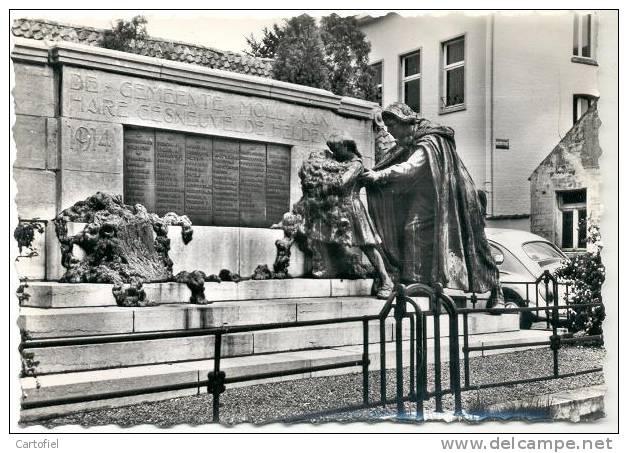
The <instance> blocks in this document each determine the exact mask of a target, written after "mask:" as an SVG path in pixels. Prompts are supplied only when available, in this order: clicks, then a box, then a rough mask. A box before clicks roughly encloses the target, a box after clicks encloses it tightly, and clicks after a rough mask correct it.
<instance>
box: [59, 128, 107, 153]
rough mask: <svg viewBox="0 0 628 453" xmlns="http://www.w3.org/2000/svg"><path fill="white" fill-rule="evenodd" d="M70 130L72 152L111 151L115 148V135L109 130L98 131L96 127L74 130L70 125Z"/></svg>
mask: <svg viewBox="0 0 628 453" xmlns="http://www.w3.org/2000/svg"><path fill="white" fill-rule="evenodd" d="M68 128H69V132H70V137H71V140H70V149H71V150H72V151H79V152H87V151H109V150H110V149H111V148H112V146H113V134H112V132H111V131H110V130H109V129H104V130H97V129H96V128H94V127H85V126H79V127H77V128H73V127H72V126H71V125H69V124H68Z"/></svg>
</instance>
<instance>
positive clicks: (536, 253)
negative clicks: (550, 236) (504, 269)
mask: <svg viewBox="0 0 628 453" xmlns="http://www.w3.org/2000/svg"><path fill="white" fill-rule="evenodd" d="M521 248H522V249H523V251H524V252H525V254H526V255H528V257H530V259H531V260H533V261H536V262H537V263H538V265H539V266H541V267H543V266H547V265H548V264H552V263H555V262H557V261H562V260H563V259H564V258H565V256H564V255H563V254H562V253H561V252H560V250H558V249H557V248H556V247H554V246H553V245H552V244H550V243H549V242H540V241H539V242H527V243H525V244H523V245H522V246H521Z"/></svg>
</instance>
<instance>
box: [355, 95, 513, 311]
mask: <svg viewBox="0 0 628 453" xmlns="http://www.w3.org/2000/svg"><path fill="white" fill-rule="evenodd" d="M375 124H376V127H377V129H378V134H377V143H378V144H379V145H380V146H379V149H378V150H377V151H376V163H375V166H374V167H373V169H371V170H367V171H365V172H364V173H363V174H362V176H361V179H362V181H363V182H364V183H365V184H366V186H367V195H368V206H369V211H370V214H371V217H372V219H373V222H374V223H375V226H376V228H377V231H378V232H379V234H380V236H381V238H382V248H383V250H384V255H385V257H386V259H387V261H388V264H389V265H390V267H391V268H393V269H394V270H396V271H397V272H395V273H396V274H397V273H398V275H399V280H400V281H401V282H405V283H411V282H420V283H425V284H428V285H433V284H436V283H440V284H442V285H443V286H444V287H445V288H452V289H458V290H463V291H467V292H476V293H485V292H488V291H491V292H492V298H491V301H492V302H491V304H492V305H495V304H497V303H502V302H503V295H502V291H501V286H500V284H499V271H498V269H497V266H496V264H495V262H494V260H493V257H492V256H491V252H490V247H489V244H488V241H487V239H486V235H485V233H484V226H485V222H484V212H485V211H484V206H483V204H482V201H481V198H480V195H479V194H478V191H477V190H476V188H475V184H474V183H473V180H472V179H471V176H470V174H469V172H468V171H467V169H466V168H465V166H464V165H463V163H462V161H461V160H460V158H459V157H458V154H457V153H456V144H455V141H454V131H453V129H451V128H449V127H445V126H437V125H433V124H432V123H431V122H429V121H428V120H426V119H424V118H421V117H420V116H418V115H417V114H416V113H415V112H414V111H413V110H412V109H411V108H410V107H408V106H407V105H406V104H403V103H400V102H397V103H394V104H392V105H390V106H388V107H387V108H386V109H384V110H383V111H382V113H381V117H380V116H378V117H377V118H376V120H375Z"/></svg>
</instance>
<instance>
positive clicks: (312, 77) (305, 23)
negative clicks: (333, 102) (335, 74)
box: [273, 14, 331, 90]
mask: <svg viewBox="0 0 628 453" xmlns="http://www.w3.org/2000/svg"><path fill="white" fill-rule="evenodd" d="M273 77H274V78H275V79H277V80H283V81H286V82H292V83H298V84H300V85H307V86H310V87H315V88H323V89H325V90H329V89H330V88H331V86H330V83H329V70H328V68H327V65H326V62H325V49H324V48H323V41H322V39H321V36H320V32H319V29H318V27H317V26H316V22H315V21H314V19H313V18H312V17H310V16H308V15H307V14H302V15H301V16H298V17H293V18H291V19H288V20H287V21H286V24H285V25H284V27H283V36H282V37H281V39H279V42H278V43H277V49H276V51H275V61H274V63H273Z"/></svg>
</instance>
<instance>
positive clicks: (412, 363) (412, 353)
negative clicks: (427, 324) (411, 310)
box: [408, 315, 416, 401]
mask: <svg viewBox="0 0 628 453" xmlns="http://www.w3.org/2000/svg"><path fill="white" fill-rule="evenodd" d="M408 318H409V319H410V392H409V394H408V396H409V398H410V401H414V400H415V398H416V392H415V391H414V390H415V386H414V379H415V373H414V370H415V361H414V359H415V354H416V352H415V344H414V335H415V332H414V329H415V322H414V316H412V315H411V316H408Z"/></svg>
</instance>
